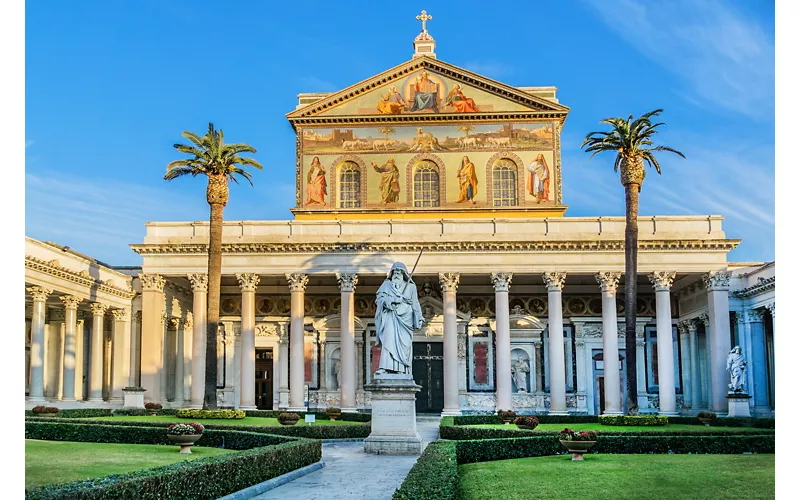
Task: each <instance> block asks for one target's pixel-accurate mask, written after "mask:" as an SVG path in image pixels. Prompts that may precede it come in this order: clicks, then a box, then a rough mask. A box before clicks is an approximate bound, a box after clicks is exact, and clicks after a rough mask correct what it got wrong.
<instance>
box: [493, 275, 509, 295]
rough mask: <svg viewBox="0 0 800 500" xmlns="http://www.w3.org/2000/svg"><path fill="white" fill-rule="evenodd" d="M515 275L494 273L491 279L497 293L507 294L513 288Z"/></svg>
mask: <svg viewBox="0 0 800 500" xmlns="http://www.w3.org/2000/svg"><path fill="white" fill-rule="evenodd" d="M513 276H514V274H513V273H492V274H491V276H490V277H489V279H490V280H491V282H492V285H493V286H494V291H495V292H507V291H508V290H509V288H511V278H512V277H513Z"/></svg>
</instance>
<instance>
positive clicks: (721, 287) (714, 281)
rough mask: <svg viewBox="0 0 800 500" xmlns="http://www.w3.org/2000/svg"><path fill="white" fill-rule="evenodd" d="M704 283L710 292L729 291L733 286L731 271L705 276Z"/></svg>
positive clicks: (711, 273)
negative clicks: (731, 285)
mask: <svg viewBox="0 0 800 500" xmlns="http://www.w3.org/2000/svg"><path fill="white" fill-rule="evenodd" d="M703 283H705V285H706V288H708V290H709V291H727V290H728V288H730V284H731V272H730V271H717V272H710V273H706V274H704V275H703Z"/></svg>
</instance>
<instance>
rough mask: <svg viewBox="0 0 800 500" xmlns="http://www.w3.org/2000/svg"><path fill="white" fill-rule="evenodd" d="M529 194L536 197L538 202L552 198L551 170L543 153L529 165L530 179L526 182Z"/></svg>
mask: <svg viewBox="0 0 800 500" xmlns="http://www.w3.org/2000/svg"><path fill="white" fill-rule="evenodd" d="M526 187H527V189H528V194H530V195H531V196H533V197H534V198H535V199H536V203H539V202H541V201H547V200H548V199H549V198H550V170H549V169H548V168H547V162H546V161H545V159H544V155H543V154H538V155H536V158H534V159H533V161H532V162H531V163H530V165H528V181H527V182H526Z"/></svg>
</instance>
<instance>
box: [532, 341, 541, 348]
mask: <svg viewBox="0 0 800 500" xmlns="http://www.w3.org/2000/svg"><path fill="white" fill-rule="evenodd" d="M542 345H543V344H542V341H541V340H534V341H533V347H534V349H541V348H542Z"/></svg>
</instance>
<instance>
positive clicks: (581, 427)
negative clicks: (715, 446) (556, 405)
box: [469, 423, 775, 433]
mask: <svg viewBox="0 0 800 500" xmlns="http://www.w3.org/2000/svg"><path fill="white" fill-rule="evenodd" d="M469 427H482V428H484V429H506V430H518V428H517V426H516V425H514V424H508V425H506V424H479V425H470V426H469ZM565 427H569V428H570V429H572V430H573V431H604V432H642V431H652V432H685V431H688V432H721V433H722V432H737V431H741V430H747V431H760V432H775V429H755V428H752V427H705V426H703V425H687V424H667V425H635V426H634V425H630V426H628V425H602V424H599V423H585V424H539V425H538V426H537V427H536V430H537V431H543V432H558V431H560V430H563V429H564V428H565Z"/></svg>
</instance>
